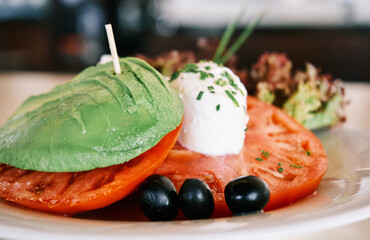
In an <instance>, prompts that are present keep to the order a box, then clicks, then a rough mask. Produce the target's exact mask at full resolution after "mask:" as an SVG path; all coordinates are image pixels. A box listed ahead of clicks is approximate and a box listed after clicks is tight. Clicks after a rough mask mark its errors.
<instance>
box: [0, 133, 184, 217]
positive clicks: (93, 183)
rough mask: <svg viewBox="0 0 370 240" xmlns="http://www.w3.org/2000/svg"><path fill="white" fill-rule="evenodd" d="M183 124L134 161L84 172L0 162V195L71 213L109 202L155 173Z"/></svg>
mask: <svg viewBox="0 0 370 240" xmlns="http://www.w3.org/2000/svg"><path fill="white" fill-rule="evenodd" d="M180 127H181V126H179V127H177V128H176V129H175V130H173V131H172V132H170V133H168V134H167V135H166V136H165V137H164V138H163V139H162V140H161V141H160V142H159V143H158V144H157V145H156V146H154V147H153V148H151V149H150V150H148V151H147V152H145V153H143V154H141V155H140V156H138V157H136V158H134V159H132V160H131V161H129V162H127V163H124V164H120V165H114V166H110V167H106V168H98V169H94V170H91V171H83V172H66V173H52V172H38V171H31V170H22V169H19V168H15V167H11V166H8V165H4V164H1V165H0V197H2V198H4V199H5V200H7V201H11V202H15V203H17V204H19V205H22V206H25V207H27V208H32V209H36V210H40V211H45V212H52V213H59V214H66V215H72V214H75V213H78V212H82V211H87V210H92V209H97V208H101V207H104V206H107V205H109V204H111V203H113V202H116V201H118V200H120V199H122V198H123V197H125V196H127V195H128V194H130V193H131V192H132V191H133V190H134V189H135V188H136V187H137V185H138V184H140V183H141V182H142V181H143V180H144V179H145V178H147V177H148V176H149V175H151V174H153V172H154V171H155V170H157V168H158V167H159V166H160V165H161V164H162V162H163V161H164V159H165V157H166V156H167V154H168V152H169V151H170V150H171V148H172V147H173V145H174V144H175V141H176V138H177V135H178V133H179V130H180Z"/></svg>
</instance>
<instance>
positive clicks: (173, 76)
mask: <svg viewBox="0 0 370 240" xmlns="http://www.w3.org/2000/svg"><path fill="white" fill-rule="evenodd" d="M179 74H180V73H179V72H174V73H173V74H172V75H171V79H170V82H172V81H173V80H175V79H176V78H177V77H178V76H179Z"/></svg>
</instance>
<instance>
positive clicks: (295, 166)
mask: <svg viewBox="0 0 370 240" xmlns="http://www.w3.org/2000/svg"><path fill="white" fill-rule="evenodd" d="M289 167H294V168H302V166H297V165H289Z"/></svg>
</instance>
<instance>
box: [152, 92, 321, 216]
mask: <svg viewBox="0 0 370 240" xmlns="http://www.w3.org/2000/svg"><path fill="white" fill-rule="evenodd" d="M247 102H248V114H249V116H250V122H249V123H248V130H247V132H246V138H245V143H244V148H243V150H242V151H241V153H240V154H239V155H225V156H217V157H212V156H206V155H203V154H199V153H196V152H192V151H189V150H187V149H185V148H183V147H182V146H180V145H179V144H176V145H175V147H174V148H173V149H172V151H171V152H170V154H169V155H168V156H167V158H166V160H165V162H164V163H163V164H162V165H161V167H160V168H159V169H158V170H157V172H156V173H157V174H162V175H165V176H167V177H169V178H170V179H171V180H172V181H173V182H174V184H175V186H176V188H177V189H179V188H180V187H181V185H182V183H183V181H184V180H185V179H187V178H199V179H201V180H203V181H205V182H206V183H207V184H208V185H209V187H210V188H211V190H212V192H213V195H214V197H215V213H214V217H221V216H230V215H231V212H230V211H229V209H228V207H227V205H226V202H225V199H224V188H225V186H226V184H227V183H228V182H230V181H231V180H233V179H234V178H237V177H240V176H245V175H256V176H259V177H261V178H262V179H263V180H265V181H266V182H267V184H268V185H269V187H270V191H271V198H270V201H269V203H268V205H267V206H266V207H265V210H271V209H275V208H278V207H282V206H284V205H287V204H289V203H292V202H294V201H297V200H299V199H301V198H303V197H305V196H307V195H309V194H311V193H313V192H314V191H315V190H316V188H317V186H318V185H319V183H320V181H321V178H322V176H323V174H324V172H325V170H326V167H327V159H326V155H325V151H324V148H323V147H322V145H321V143H320V141H319V140H318V139H317V137H316V136H315V135H314V134H313V133H312V132H310V131H309V130H308V129H306V128H305V127H304V126H303V125H301V124H299V123H297V122H296V121H295V120H294V119H293V118H291V117H289V116H288V115H287V114H285V113H284V112H283V111H282V110H280V109H278V108H276V107H273V106H271V105H267V104H265V103H263V102H261V101H259V100H257V99H255V98H253V97H248V99H247Z"/></svg>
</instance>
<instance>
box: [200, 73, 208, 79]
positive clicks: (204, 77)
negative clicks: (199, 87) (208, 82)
mask: <svg viewBox="0 0 370 240" xmlns="http://www.w3.org/2000/svg"><path fill="white" fill-rule="evenodd" d="M207 76H208V74H207V73H206V72H200V80H204V79H206V78H207Z"/></svg>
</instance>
